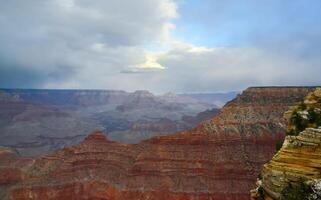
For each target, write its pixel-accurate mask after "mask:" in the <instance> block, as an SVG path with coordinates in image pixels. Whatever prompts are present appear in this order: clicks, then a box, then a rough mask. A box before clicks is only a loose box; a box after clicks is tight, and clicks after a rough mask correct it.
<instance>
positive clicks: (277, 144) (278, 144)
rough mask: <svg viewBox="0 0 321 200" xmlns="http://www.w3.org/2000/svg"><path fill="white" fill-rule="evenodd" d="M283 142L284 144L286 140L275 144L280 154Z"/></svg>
mask: <svg viewBox="0 0 321 200" xmlns="http://www.w3.org/2000/svg"><path fill="white" fill-rule="evenodd" d="M283 142H284V140H278V141H276V143H275V150H276V152H278V151H279V150H280V149H281V148H282V145H283Z"/></svg>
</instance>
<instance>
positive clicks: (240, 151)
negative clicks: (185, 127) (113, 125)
mask: <svg viewBox="0 0 321 200" xmlns="http://www.w3.org/2000/svg"><path fill="white" fill-rule="evenodd" d="M312 90H313V88H305V87H267V88H249V89H247V90H245V91H244V92H243V93H242V94H241V95H239V96H238V97H237V98H235V99H234V100H232V101H231V102H229V103H228V104H227V105H226V106H225V107H224V108H223V109H222V111H221V112H220V113H219V114H218V115H217V116H216V117H214V118H213V119H212V120H209V121H206V122H203V123H202V124H200V125H199V126H198V127H196V128H195V129H192V130H190V131H186V132H181V133H177V134H174V135H169V136H159V137H153V138H152V139H149V140H145V141H143V142H141V143H139V144H130V145H129V144H127V145H125V144H120V143H117V142H113V141H110V140H108V139H107V138H105V136H104V135H103V133H101V132H99V131H98V132H94V133H92V134H90V135H89V136H88V137H87V138H86V139H85V140H84V141H83V142H81V143H80V144H78V145H74V146H71V147H67V148H64V149H62V150H60V151H57V152H56V153H53V154H51V155H48V156H43V157H41V158H38V159H36V160H35V161H34V163H33V164H32V165H31V166H29V167H28V169H26V168H25V169H24V170H23V172H22V173H23V175H22V178H21V180H20V181H18V183H17V184H15V185H14V187H11V188H10V189H8V190H6V191H7V194H6V195H7V196H6V198H8V199H34V200H38V199H39V200H40V199H59V200H61V199H62V200H63V199H68V200H70V199H71V200H72V199H75V200H76V199H77V200H79V199H90V200H98V199H101V200H125V199H126V200H131V199H132V200H137V199H139V200H147V199H153V200H178V199H180V200H196V199H197V200H207V199H208V200H209V199H215V200H248V199H249V190H250V188H253V187H254V182H255V180H256V177H257V175H258V173H259V171H260V170H261V166H262V165H263V164H264V163H266V162H267V161H268V160H269V159H271V157H272V156H273V154H274V151H275V142H276V141H279V140H282V139H283V138H284V135H285V131H286V126H285V120H284V119H283V113H284V112H285V111H286V110H287V109H288V107H289V106H291V105H294V104H295V103H296V102H298V101H300V100H301V99H302V98H303V97H304V96H306V94H307V93H308V92H310V91H312ZM0 179H1V178H0Z"/></svg>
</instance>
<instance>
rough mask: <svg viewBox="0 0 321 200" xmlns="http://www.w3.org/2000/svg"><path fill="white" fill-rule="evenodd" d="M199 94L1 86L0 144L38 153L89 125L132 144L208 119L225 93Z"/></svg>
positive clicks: (78, 135) (80, 134) (69, 140)
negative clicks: (10, 87) (217, 96)
mask: <svg viewBox="0 0 321 200" xmlns="http://www.w3.org/2000/svg"><path fill="white" fill-rule="evenodd" d="M204 95H205V94H203V95H202V98H203V99H197V97H195V98H194V97H190V96H188V95H176V94H172V93H168V94H165V95H153V94H152V93H150V92H148V91H136V92H133V93H129V92H124V91H112V90H111V91H108V90H24V89H2V90H0V146H8V147H13V148H15V149H17V150H18V151H19V152H20V153H22V154H24V155H38V154H40V153H42V154H43V153H46V152H51V151H53V150H56V149H59V148H62V147H63V146H65V145H71V144H75V143H78V142H80V141H81V140H82V139H84V137H85V136H86V135H87V134H88V133H89V132H91V131H92V130H94V129H102V130H105V131H106V132H108V133H109V138H111V139H113V140H117V141H120V142H124V143H137V142H139V141H141V140H143V139H147V138H150V137H151V136H153V135H160V134H170V133H174V132H177V131H181V130H186V129H189V128H192V127H194V126H196V125H197V124H198V123H199V122H200V121H203V120H206V119H210V118H211V117H213V116H214V115H215V114H216V113H217V112H218V108H217V107H216V106H215V105H214V104H213V103H212V102H213V101H214V100H215V99H216V100H217V101H218V100H221V101H223V100H226V98H227V97H228V94H226V95H225V96H224V95H223V97H224V98H225V99H224V98H223V97H222V96H220V97H219V98H216V97H215V95H214V94H207V95H205V97H208V99H205V100H208V101H205V100H204ZM213 95H214V96H213ZM221 95H222V94H221ZM231 95H233V93H232V94H231ZM230 98H231V97H230ZM203 111H205V112H203ZM200 112H201V113H200Z"/></svg>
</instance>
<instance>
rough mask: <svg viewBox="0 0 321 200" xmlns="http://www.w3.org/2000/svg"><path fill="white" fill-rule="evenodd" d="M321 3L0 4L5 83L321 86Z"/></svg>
mask: <svg viewBox="0 0 321 200" xmlns="http://www.w3.org/2000/svg"><path fill="white" fill-rule="evenodd" d="M320 10H321V1H320V0H308V1H307V0H282V1H280V0H260V1H257V0H135V1H133V0H95V1H92V0H28V1H26V0H10V1H7V0H0V88H49V89H115V90H126V91H134V90H150V91H152V92H155V93H165V92H169V91H171V92H177V93H188V92H218V91H220V92H224V91H239V90H243V89H245V88H246V87H249V86H270V85H273V86H285V85H292V86H296V85H300V86H304V85H321V78H320V74H321V12H320Z"/></svg>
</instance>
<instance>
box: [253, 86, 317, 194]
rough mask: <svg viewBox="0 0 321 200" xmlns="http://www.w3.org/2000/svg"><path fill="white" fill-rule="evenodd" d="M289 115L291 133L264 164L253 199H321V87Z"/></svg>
mask: <svg viewBox="0 0 321 200" xmlns="http://www.w3.org/2000/svg"><path fill="white" fill-rule="evenodd" d="M285 117H286V118H287V119H288V122H289V124H288V128H287V134H288V136H287V137H286V138H285V140H284V143H283V146H282V148H281V149H280V151H278V152H277V153H276V154H275V156H274V157H273V158H272V160H271V161H269V162H268V163H267V164H265V165H264V167H263V170H262V171H261V175H260V179H259V180H258V181H257V186H258V187H257V188H256V189H255V190H252V192H251V193H252V199H258V200H264V199H267V200H271V199H272V200H279V199H280V200H294V199H300V200H305V199H309V200H313V199H321V196H320V195H321V188H319V190H320V191H319V192H320V194H317V193H314V192H316V189H315V188H313V187H314V185H313V184H315V183H318V184H320V186H321V127H319V126H320V125H321V89H320V88H317V89H316V90H315V91H313V92H311V93H309V94H308V95H307V96H306V97H305V98H304V99H302V100H301V101H300V103H298V104H297V105H295V106H292V107H290V109H289V110H288V111H287V112H285ZM320 186H318V187H320ZM313 193H314V194H313ZM300 195H302V197H301V196H300Z"/></svg>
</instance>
